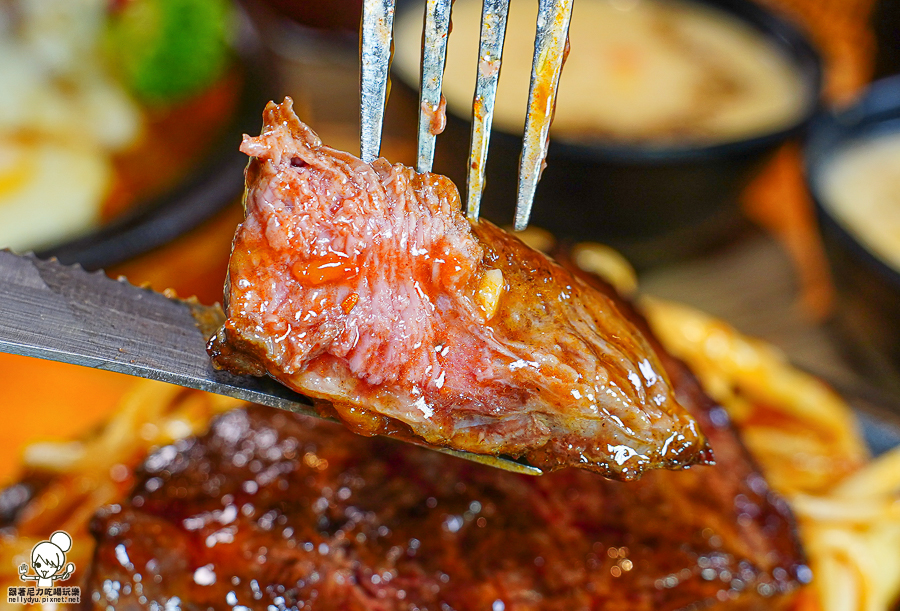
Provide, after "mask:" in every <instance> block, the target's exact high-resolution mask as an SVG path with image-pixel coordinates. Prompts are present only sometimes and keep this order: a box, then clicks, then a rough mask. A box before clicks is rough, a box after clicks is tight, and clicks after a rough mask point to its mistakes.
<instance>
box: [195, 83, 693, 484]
mask: <svg viewBox="0 0 900 611" xmlns="http://www.w3.org/2000/svg"><path fill="white" fill-rule="evenodd" d="M242 150H243V151H244V152H246V153H247V154H248V155H251V156H252V157H253V159H252V160H251V163H250V165H249V166H248V170H247V193H246V196H245V208H246V213H247V218H246V220H245V221H244V223H243V224H242V226H241V227H240V228H239V229H238V232H237V235H236V236H235V242H234V248H233V252H232V259H231V263H230V267H229V278H230V280H229V284H228V286H227V287H226V301H227V312H228V321H227V322H226V324H225V325H224V326H223V327H222V329H221V330H220V331H219V333H218V334H217V336H216V337H215V338H213V340H212V341H211V343H210V354H211V355H212V356H213V360H214V363H215V364H216V365H217V366H219V367H223V368H226V369H230V370H232V371H235V372H237V373H249V374H254V375H263V374H269V375H271V376H272V377H274V378H276V379H278V380H279V381H281V382H282V383H284V384H286V385H288V386H290V387H291V388H293V389H295V390H297V391H298V392H301V393H303V394H306V395H308V396H311V397H313V398H315V399H318V400H320V401H322V405H323V407H322V409H323V411H325V412H327V413H329V414H333V415H336V416H337V417H339V418H340V419H341V420H342V421H344V422H345V423H346V424H347V425H348V426H349V427H350V428H352V429H353V430H355V431H356V432H359V433H363V434H366V435H374V434H390V435H396V436H404V437H409V438H417V439H420V440H424V441H425V442H427V443H429V444H431V445H435V446H444V447H451V448H454V449H459V450H467V451H471V452H476V453H482V454H506V455H512V456H516V457H525V458H526V459H527V460H528V461H529V462H531V463H532V464H535V465H536V466H540V467H542V468H544V469H547V470H553V469H556V468H560V467H564V466H579V467H584V468H587V469H591V470H595V471H598V472H600V473H602V474H604V475H607V476H610V477H614V478H619V479H633V478H636V477H638V476H640V474H641V473H642V472H643V471H644V470H645V469H648V468H658V467H668V468H680V467H684V466H687V465H690V464H695V463H698V462H703V461H706V460H708V459H709V457H710V456H709V451H708V448H707V445H706V442H705V439H704V437H703V435H702V433H701V432H700V430H699V427H698V426H697V425H696V422H695V421H694V420H693V418H692V417H691V416H690V415H688V414H687V412H686V411H685V410H684V409H683V407H682V406H680V405H679V404H678V401H677V400H676V398H675V397H674V395H673V392H672V388H671V384H670V382H669V381H668V380H667V378H666V374H665V372H664V370H663V368H662V367H661V365H660V363H659V359H658V357H657V355H656V353H655V352H654V350H653V349H652V348H651V347H650V346H649V344H648V343H647V340H646V338H645V337H644V336H643V334H642V333H641V332H640V331H639V330H638V329H636V328H635V327H634V325H633V324H632V323H630V322H629V321H628V320H626V319H625V318H624V317H623V316H622V315H621V313H620V312H619V311H618V308H617V305H616V303H615V300H614V299H613V298H611V297H610V296H607V295H604V294H602V293H600V292H597V291H595V290H594V289H592V288H590V287H589V286H588V285H587V284H585V283H584V282H583V281H581V280H579V279H577V278H575V277H573V276H572V275H571V274H570V273H569V272H568V271H566V270H564V269H563V268H561V267H560V266H558V265H557V264H555V263H553V262H552V261H551V260H549V259H548V258H547V257H545V256H544V255H542V254H540V253H538V252H536V251H534V250H531V249H530V248H528V247H527V246H525V245H524V244H522V243H521V242H520V241H519V240H517V239H516V238H514V237H512V236H510V235H508V234H506V233H505V232H503V231H501V230H499V229H498V228H496V227H494V226H493V225H491V224H490V223H488V222H485V221H482V222H479V223H475V224H473V225H470V224H469V222H468V221H467V220H466V219H465V217H464V216H463V215H462V213H461V212H460V204H459V196H458V193H457V191H456V188H455V186H454V185H453V184H452V183H451V182H450V181H449V180H448V179H446V178H444V177H442V176H438V175H435V174H417V173H415V172H414V171H413V170H411V169H409V168H405V167H403V166H401V165H394V166H391V165H390V164H388V162H387V161H385V160H383V159H379V160H377V161H375V162H374V163H373V164H371V165H368V164H365V163H363V162H362V161H361V160H359V159H357V158H356V157H354V156H352V155H350V154H347V153H342V152H339V151H335V150H333V149H330V148H329V147H327V146H323V145H322V143H321V141H320V140H319V139H318V137H317V136H316V135H315V134H314V133H313V132H312V131H311V130H310V129H309V128H308V127H307V126H305V125H303V124H302V123H301V122H300V121H299V120H298V119H297V117H296V116H295V115H294V114H293V112H292V110H291V106H290V101H289V100H287V101H285V103H283V104H281V105H276V104H271V103H270V104H269V106H268V107H267V108H266V111H265V113H264V129H263V133H262V135H260V136H259V137H256V138H250V137H247V138H245V141H244V144H243V146H242Z"/></svg>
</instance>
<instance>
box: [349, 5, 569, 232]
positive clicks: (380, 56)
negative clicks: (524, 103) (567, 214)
mask: <svg viewBox="0 0 900 611" xmlns="http://www.w3.org/2000/svg"><path fill="white" fill-rule="evenodd" d="M509 1H510V0H483V2H484V4H483V8H482V14H481V41H480V45H479V50H478V65H477V67H476V69H477V71H478V72H477V82H476V87H475V98H474V101H473V104H472V111H473V113H472V114H473V121H472V139H471V146H470V149H469V166H468V168H469V169H468V178H467V181H466V186H467V194H466V215H467V216H468V217H469V219H471V220H476V219H478V215H479V209H480V205H481V193H482V191H483V189H484V171H485V164H486V162H487V153H488V144H489V142H490V134H491V123H492V120H493V116H494V100H495V98H496V93H497V82H498V79H499V77H500V65H501V58H502V54H503V40H504V38H505V36H506V18H507V15H508V12H509ZM573 1H574V0H539V7H538V17H537V29H536V34H535V42H534V59H533V62H532V67H531V87H530V91H529V93H528V110H527V113H526V119H525V135H524V138H523V143H522V155H521V157H520V159H519V183H518V193H517V195H516V214H515V229H516V230H517V231H520V230H522V229H525V227H526V226H527V225H528V218H529V216H530V215H531V206H532V202H533V201H534V193H535V190H536V189H537V183H538V180H540V176H541V171H542V170H543V166H544V161H545V159H546V157H547V146H548V137H549V131H550V122H551V120H552V118H553V108H554V105H555V103H556V93H557V89H558V87H559V77H560V74H561V72H562V66H563V62H564V61H565V56H566V52H567V43H568V31H569V21H570V19H571V16H572V4H573ZM451 5H452V0H426V5H425V37H424V45H423V51H422V82H421V86H420V91H419V126H418V127H419V129H418V153H417V159H416V170H417V171H418V172H430V171H431V166H432V161H433V159H434V143H435V138H436V134H435V133H434V130H433V129H432V119H433V116H434V113H436V112H440V105H441V83H442V80H443V74H444V63H445V60H446V56H447V37H448V35H449V30H450V10H451ZM394 10H395V0H363V18H362V44H361V54H360V59H361V69H360V152H361V155H362V159H363V161H366V162H371V161H373V160H374V159H375V158H376V157H378V154H379V151H380V148H381V130H382V124H383V121H384V106H385V103H386V101H387V80H388V70H389V63H390V57H391V36H392V30H393V21H394Z"/></svg>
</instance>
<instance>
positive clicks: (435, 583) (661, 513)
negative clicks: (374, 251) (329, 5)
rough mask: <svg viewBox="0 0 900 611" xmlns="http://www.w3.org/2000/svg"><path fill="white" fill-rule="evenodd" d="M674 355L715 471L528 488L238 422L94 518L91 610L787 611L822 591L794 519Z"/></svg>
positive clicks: (515, 480) (432, 457) (365, 446)
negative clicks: (815, 588)
mask: <svg viewBox="0 0 900 611" xmlns="http://www.w3.org/2000/svg"><path fill="white" fill-rule="evenodd" d="M638 322H639V321H638ZM651 341H652V338H651ZM661 358H662V359H663V362H664V364H665V367H666V369H667V370H668V373H669V375H670V378H671V379H672V381H673V384H674V385H675V392H676V394H677V395H678V397H679V399H680V400H681V401H682V402H683V404H684V405H686V406H687V408H688V409H689V410H690V411H691V413H692V414H693V415H694V416H695V417H696V418H697V420H698V422H699V423H700V424H701V426H703V428H704V430H706V431H707V434H708V435H709V438H710V441H711V443H712V444H713V447H714V448H715V450H716V453H717V459H718V463H717V465H715V466H698V467H695V468H692V469H690V470H687V471H681V472H670V471H654V472H650V473H647V474H646V475H645V476H644V477H643V478H642V479H641V480H640V481H637V482H628V483H620V482H615V481H610V480H607V479H604V478H601V477H598V476H596V475H595V474H592V473H588V472H586V471H583V470H577V469H568V470H565V471H559V472H557V473H552V474H549V475H546V476H543V477H539V478H533V477H527V476H519V475H514V474H510V473H507V472H503V471H498V470H496V469H491V468H487V467H483V466H480V465H475V464H473V463H470V462H468V461H463V460H459V459H455V458H451V457H448V456H445V455H442V454H438V453H436V452H432V451H428V450H423V449H419V448H415V447H411V446H409V445H406V444H402V443H397V442H395V441H392V440H387V439H383V438H378V437H376V438H363V437H359V436H355V435H351V434H349V433H348V432H347V431H346V430H344V429H342V428H341V427H338V426H335V425H333V424H329V423H324V422H320V421H313V420H310V419H308V418H304V417H300V416H294V415H291V414H288V413H284V412H278V411H276V410H269V409H265V408H250V409H248V410H246V411H244V410H237V411H234V412H230V413H228V414H226V415H224V416H222V417H221V418H219V419H218V420H217V421H215V422H214V423H213V425H212V426H211V429H210V432H209V433H208V434H207V435H205V436H203V437H200V438H195V439H190V440H185V441H180V442H178V443H176V444H175V445H173V446H168V447H165V448H162V449H160V450H159V451H158V452H156V453H155V454H154V455H152V456H151V457H149V458H148V459H147V460H146V462H145V463H144V465H143V467H142V468H141V469H140V470H139V472H138V473H137V486H136V488H135V489H134V491H133V493H132V495H131V497H130V498H129V499H127V500H126V501H125V502H124V503H122V504H121V505H120V506H113V507H110V508H107V509H105V510H104V511H102V512H101V513H100V514H99V515H98V516H97V518H96V519H95V521H94V523H93V526H92V529H93V532H94V535H95V536H96V537H97V540H98V547H97V550H96V555H95V559H94V562H93V566H92V567H91V575H90V578H89V580H88V583H87V588H86V589H85V594H84V599H86V600H87V601H88V605H89V606H91V607H92V608H95V609H106V608H107V605H110V604H112V605H114V606H115V607H116V608H140V609H145V608H169V606H171V605H177V606H179V607H180V608H182V609H208V608H209V609H216V610H219V609H221V610H233V609H240V608H247V609H254V610H256V609H259V610H264V609H265V610H267V611H269V610H272V609H278V610H284V609H308V610H317V611H330V610H334V611H395V610H396V611H401V610H402V611H414V610H417V611H447V610H448V609H452V610H455V611H484V610H486V609H487V610H497V609H504V610H506V611H572V610H581V609H590V610H594V611H605V610H610V611H613V610H615V611H622V610H628V611H651V610H660V611H665V610H676V609H706V608H715V609H745V610H746V609H760V610H769V609H780V608H784V607H785V606H787V604H788V603H790V601H791V599H792V594H793V592H795V591H796V588H797V587H798V585H799V584H800V583H803V582H805V581H808V579H809V570H808V568H807V567H806V566H805V565H804V559H803V554H802V552H801V551H800V548H799V544H798V542H797V538H796V535H795V532H794V528H793V523H792V520H791V517H790V513H789V510H788V509H787V507H786V505H785V503H784V502H783V501H781V500H780V499H779V498H778V497H777V496H776V495H774V494H773V493H772V492H770V491H769V489H768V487H767V485H766V483H765V481H764V480H763V478H762V476H761V475H760V474H759V473H758V472H757V471H756V470H755V469H754V467H753V465H752V463H751V461H750V460H749V458H748V456H747V454H746V452H745V451H744V449H743V448H742V446H741V444H740V442H739V441H738V439H737V437H736V435H735V433H734V432H733V431H732V429H731V427H730V425H729V423H728V419H727V416H726V415H725V413H724V410H722V408H720V407H718V406H716V405H714V404H713V403H712V402H711V401H710V400H709V399H708V398H707V397H706V396H705V395H704V394H703V393H702V392H701V391H700V389H699V386H698V385H697V382H696V380H695V379H694V378H693V376H691V374H690V373H689V372H688V371H687V370H686V369H685V368H684V366H683V365H682V364H680V363H679V362H677V361H675V360H674V359H672V358H671V357H668V356H666V355H665V354H661ZM157 576H158V577H157ZM176 599H177V600H176ZM155 605H158V607H157V606H155Z"/></svg>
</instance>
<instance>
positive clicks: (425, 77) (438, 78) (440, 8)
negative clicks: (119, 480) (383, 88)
mask: <svg viewBox="0 0 900 611" xmlns="http://www.w3.org/2000/svg"><path fill="white" fill-rule="evenodd" d="M451 4H452V0H428V1H427V2H426V5H425V39H424V41H423V42H424V44H423V46H422V86H421V87H420V89H419V139H418V153H417V155H416V171H418V172H430V171H431V165H432V163H433V162H434V142H435V139H436V138H437V134H438V133H440V131H441V130H442V129H443V125H441V126H437V125H435V113H441V114H443V109H442V108H441V105H442V104H443V103H444V102H443V101H442V100H441V85H442V83H443V80H444V63H445V62H446V59H447V36H448V34H449V33H450V6H451ZM438 127H439V128H440V129H436V128H438Z"/></svg>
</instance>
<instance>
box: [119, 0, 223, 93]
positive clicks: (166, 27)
mask: <svg viewBox="0 0 900 611" xmlns="http://www.w3.org/2000/svg"><path fill="white" fill-rule="evenodd" d="M231 11H232V9H231V5H230V3H229V1H228V0H128V1H127V2H126V3H125V5H124V6H122V7H121V9H119V10H118V11H116V12H115V13H113V14H112V15H110V21H109V45H108V48H109V51H110V56H111V60H112V61H113V63H114V64H115V65H116V66H117V67H118V70H119V72H120V74H121V76H122V79H123V80H124V82H125V84H126V85H127V86H128V88H129V89H131V91H132V92H133V93H134V94H135V95H136V96H137V97H138V98H140V99H142V100H143V101H145V102H147V103H150V104H164V103H170V102H175V101H178V100H180V99H183V98H186V97H189V96H191V95H192V94H195V93H199V92H200V91H202V90H203V89H205V88H206V87H208V86H209V85H211V84H212V83H213V82H214V81H215V80H216V79H217V78H218V77H219V76H220V75H221V74H222V72H223V70H224V69H225V66H226V65H227V62H228V56H229V41H230V38H231V30H232V27H231V26H232V12H231Z"/></svg>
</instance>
